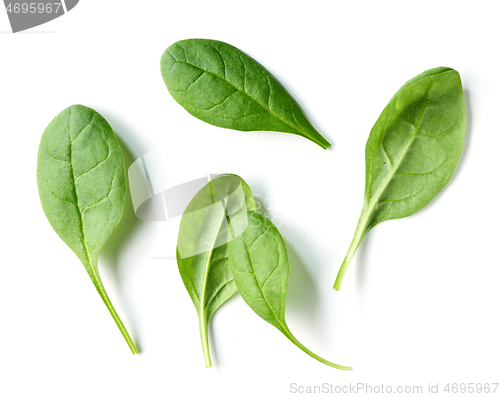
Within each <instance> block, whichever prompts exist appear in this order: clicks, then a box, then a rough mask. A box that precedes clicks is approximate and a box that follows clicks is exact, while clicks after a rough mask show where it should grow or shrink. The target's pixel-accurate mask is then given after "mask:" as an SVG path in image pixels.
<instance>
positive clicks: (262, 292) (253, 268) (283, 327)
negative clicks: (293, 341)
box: [242, 226, 289, 333]
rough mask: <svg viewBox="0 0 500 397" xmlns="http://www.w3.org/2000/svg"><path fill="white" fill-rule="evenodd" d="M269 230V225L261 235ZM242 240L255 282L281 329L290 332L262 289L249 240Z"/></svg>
mask: <svg viewBox="0 0 500 397" xmlns="http://www.w3.org/2000/svg"><path fill="white" fill-rule="evenodd" d="M268 230H269V226H268V227H267V228H266V230H265V231H264V233H262V234H261V236H262V235H264V234H265V233H267V231H268ZM259 237H260V236H259ZM242 241H243V244H245V249H246V251H247V252H248V260H249V261H250V266H252V272H253V273H252V275H253V277H254V278H255V283H256V284H257V286H258V287H259V291H260V293H261V295H262V297H263V298H264V300H265V301H266V303H267V306H269V308H270V309H271V311H272V313H273V315H274V318H275V319H276V320H277V321H278V323H279V324H280V325H281V327H282V330H281V331H282V332H287V333H289V331H288V327H287V325H286V323H285V321H284V320H283V321H281V319H280V318H279V317H278V316H277V315H276V312H275V311H274V308H273V307H272V306H271V304H270V303H269V301H268V299H267V297H266V295H265V294H264V290H263V289H262V287H261V285H260V284H259V280H257V276H256V275H255V267H254V266H253V262H252V257H251V256H250V249H249V248H248V245H247V242H246V241H245V239H244V238H243V239H242ZM278 255H279V253H278ZM278 267H279V259H278V266H277V267H276V269H277V268H278ZM276 269H274V270H276ZM273 272H274V271H273Z"/></svg>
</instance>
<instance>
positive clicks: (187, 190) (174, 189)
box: [128, 150, 298, 260]
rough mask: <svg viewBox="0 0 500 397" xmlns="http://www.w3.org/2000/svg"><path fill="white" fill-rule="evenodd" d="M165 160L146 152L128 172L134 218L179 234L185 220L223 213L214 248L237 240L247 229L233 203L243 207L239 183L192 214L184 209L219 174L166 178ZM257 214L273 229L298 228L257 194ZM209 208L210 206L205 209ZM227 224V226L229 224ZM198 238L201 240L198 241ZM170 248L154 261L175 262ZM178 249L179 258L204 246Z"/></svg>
mask: <svg viewBox="0 0 500 397" xmlns="http://www.w3.org/2000/svg"><path fill="white" fill-rule="evenodd" d="M165 158H168V156H167V155H166V154H165V153H164V152H163V151H162V150H154V151H151V152H148V153H146V154H144V155H143V156H141V157H140V158H138V159H137V160H136V161H134V162H133V163H132V164H131V165H130V167H129V169H128V177H129V186H130V194H131V197H132V204H133V207H134V212H135V214H136V216H137V218H139V219H141V220H143V221H149V222H163V223H164V227H165V228H167V229H173V228H176V229H177V230H178V228H179V224H178V222H179V221H180V218H181V217H182V216H184V217H185V219H186V221H188V220H189V218H190V217H192V218H193V221H194V220H196V219H197V218H207V217H209V216H210V215H215V214H218V213H220V212H226V219H223V223H222V224H221V225H220V233H219V236H225V237H224V238H218V240H217V242H216V245H215V246H219V245H222V244H225V243H227V242H229V241H230V240H231V239H233V238H235V237H237V236H239V235H240V234H241V233H242V232H243V230H244V229H245V228H246V227H247V226H248V222H246V221H244V219H245V218H246V216H243V215H242V214H243V213H245V214H246V207H245V208H243V207H241V206H238V207H234V208H233V206H232V205H229V204H230V203H231V202H232V203H244V202H245V200H244V192H243V189H242V186H241V184H240V182H239V181H240V179H239V178H238V177H234V179H235V180H234V181H233V182H234V183H231V186H232V188H231V189H230V190H228V191H227V192H226V194H225V195H224V197H222V196H221V197H219V199H218V200H216V202H212V201H211V200H208V198H207V200H206V202H205V201H203V202H204V203H205V204H206V206H197V210H196V211H195V212H192V211H188V212H187V213H186V209H187V207H188V205H189V203H190V202H191V200H192V199H193V197H194V196H195V195H196V194H198V193H199V192H201V190H202V189H203V188H204V187H205V186H206V185H207V184H208V183H209V182H211V181H213V180H214V179H215V178H217V177H218V176H220V175H221V174H206V175H204V176H201V175H198V177H197V176H194V177H193V176H192V175H191V176H189V177H186V176H185V175H184V176H182V177H180V176H177V175H174V174H170V175H167V174H166V171H165V170H166V165H165V164H164V159H165ZM253 196H254V198H255V206H256V209H257V212H258V213H260V214H262V215H264V216H265V217H266V218H268V219H269V220H270V221H271V222H272V223H274V224H275V225H276V227H278V228H280V227H288V228H293V227H297V226H298V225H297V223H296V222H295V223H294V222H292V218H289V217H282V216H279V215H276V214H275V213H274V212H275V204H274V202H273V200H271V199H270V198H269V197H261V196H260V195H259V194H257V193H255V192H254V194H253ZM208 204H210V205H208ZM228 221H230V223H231V224H230V223H228ZM200 238H201V237H200ZM170 245H172V244H169V243H167V244H165V245H163V246H162V249H161V250H157V251H158V252H156V255H153V256H152V258H154V259H169V260H170V259H171V260H175V251H176V250H175V247H173V246H172V247H170ZM177 248H179V253H180V255H181V256H182V257H186V256H191V255H196V254H200V253H202V252H203V251H202V250H203V249H204V248H203V246H201V245H200V246H199V247H196V249H195V248H194V247H188V248H189V249H187V250H186V251H184V250H183V247H177Z"/></svg>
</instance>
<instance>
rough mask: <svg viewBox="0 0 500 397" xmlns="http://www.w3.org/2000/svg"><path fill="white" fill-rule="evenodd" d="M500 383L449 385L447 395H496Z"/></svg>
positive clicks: (445, 388)
mask: <svg viewBox="0 0 500 397" xmlns="http://www.w3.org/2000/svg"><path fill="white" fill-rule="evenodd" d="M498 385H499V383H447V384H446V386H445V387H444V389H443V390H444V392H445V393H484V394H488V393H496V392H497V389H498Z"/></svg>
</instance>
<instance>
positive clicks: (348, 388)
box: [289, 382, 500, 395]
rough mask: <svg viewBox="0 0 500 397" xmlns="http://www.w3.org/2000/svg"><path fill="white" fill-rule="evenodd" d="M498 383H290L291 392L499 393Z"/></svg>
mask: <svg viewBox="0 0 500 397" xmlns="http://www.w3.org/2000/svg"><path fill="white" fill-rule="evenodd" d="M498 386H499V383H487V382H486V383H473V382H469V383H443V384H439V383H428V384H427V385H425V386H417V385H413V386H410V385H406V386H405V385H397V386H392V385H384V384H379V385H373V384H369V383H349V384H347V385H333V384H331V383H322V384H319V385H302V384H299V383H290V388H289V392H290V393H291V394H307V395H309V394H339V395H340V394H424V393H425V394H500V388H499V387H498Z"/></svg>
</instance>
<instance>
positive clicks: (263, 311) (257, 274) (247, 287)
mask: <svg viewBox="0 0 500 397" xmlns="http://www.w3.org/2000/svg"><path fill="white" fill-rule="evenodd" d="M247 216H248V226H247V227H246V229H245V231H244V232H243V233H242V234H240V235H239V236H238V237H237V238H235V239H234V240H232V241H231V243H230V244H229V247H230V248H229V251H230V255H229V258H230V263H231V270H232V273H233V277H234V281H235V282H236V286H237V287H238V291H239V292H240V294H241V296H242V297H243V299H244V300H245V302H246V303H247V304H248V305H249V306H250V307H251V308H252V310H253V311H254V312H255V313H257V314H258V315H259V316H260V317H261V318H263V319H264V320H266V321H267V322H268V323H269V324H272V325H274V326H275V327H276V328H278V329H279V330H280V331H281V332H282V333H283V334H284V335H285V336H286V337H287V338H288V339H289V340H290V341H292V342H293V343H294V344H295V345H296V346H298V347H299V348H300V349H301V350H303V351H304V352H305V353H307V354H309V355H310V356H311V357H313V358H315V359H317V360H319V361H320V362H322V363H324V364H326V365H329V366H331V367H334V368H338V369H342V370H346V371H348V370H349V369H350V368H349V367H344V366H340V365H337V364H333V363H332V362H330V361H327V360H325V359H323V358H321V357H319V356H318V355H316V354H314V353H313V352H311V351H310V350H309V349H307V348H306V347H305V346H304V345H302V344H301V343H300V342H299V341H298V340H297V339H296V338H295V337H294V336H293V335H292V333H291V332H290V330H289V329H288V326H287V324H286V321H285V303H286V295H287V288H288V271H289V264H288V255H287V252H286V247H285V243H284V241H283V238H282V237H281V235H280V233H279V231H278V229H277V228H276V226H274V224H273V223H272V222H271V221H270V220H269V219H266V218H264V217H263V216H262V215H260V214H258V213H257V212H249V213H248V214H247Z"/></svg>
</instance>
